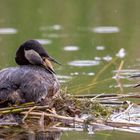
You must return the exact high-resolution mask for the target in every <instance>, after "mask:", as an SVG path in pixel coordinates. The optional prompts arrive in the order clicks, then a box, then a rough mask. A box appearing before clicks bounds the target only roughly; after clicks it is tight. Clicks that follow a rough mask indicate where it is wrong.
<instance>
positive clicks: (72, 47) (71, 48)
mask: <svg viewBox="0 0 140 140" xmlns="http://www.w3.org/2000/svg"><path fill="white" fill-rule="evenodd" d="M64 50H65V51H77V50H79V47H78V46H72V45H71V46H65V47H64Z"/></svg>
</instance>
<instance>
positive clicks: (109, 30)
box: [91, 26, 120, 34]
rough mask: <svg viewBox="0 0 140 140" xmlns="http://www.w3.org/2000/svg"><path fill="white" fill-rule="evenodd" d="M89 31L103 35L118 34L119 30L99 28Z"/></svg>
mask: <svg viewBox="0 0 140 140" xmlns="http://www.w3.org/2000/svg"><path fill="white" fill-rule="evenodd" d="M91 31H93V32H95V33H98V34H103V33H118V32H119V31H120V29H119V28H118V27H116V26H99V27H95V28H92V29H91Z"/></svg>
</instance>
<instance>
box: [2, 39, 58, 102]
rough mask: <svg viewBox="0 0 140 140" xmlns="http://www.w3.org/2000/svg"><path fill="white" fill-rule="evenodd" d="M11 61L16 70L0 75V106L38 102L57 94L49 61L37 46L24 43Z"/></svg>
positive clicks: (33, 41) (46, 54)
mask: <svg viewBox="0 0 140 140" xmlns="http://www.w3.org/2000/svg"><path fill="white" fill-rule="evenodd" d="M49 58H50V59H49ZM15 60H16V63H17V64H18V65H19V66H18V67H11V68H6V69H3V70H1V71H0V103H3V102H12V103H16V102H18V103H23V102H29V101H34V102H40V101H42V100H44V99H45V98H46V97H48V98H50V97H52V96H54V95H55V94H56V93H58V92H59V89H60V85H59V81H58V79H57V77H56V75H55V73H54V70H53V67H52V65H51V62H50V61H51V57H50V56H49V55H48V53H47V52H46V51H45V50H44V48H43V47H42V45H41V44H40V43H39V42H37V41H35V40H28V41H26V42H25V43H23V44H22V45H21V46H20V47H19V48H18V50H17V52H16V57H15ZM52 61H53V58H52ZM53 62H54V61H53Z"/></svg>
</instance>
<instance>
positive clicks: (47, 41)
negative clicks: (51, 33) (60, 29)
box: [36, 39, 52, 45]
mask: <svg viewBox="0 0 140 140" xmlns="http://www.w3.org/2000/svg"><path fill="white" fill-rule="evenodd" d="M36 40H37V41H39V42H40V43H41V44H42V45H47V44H51V43H52V41H51V40H49V39H36Z"/></svg>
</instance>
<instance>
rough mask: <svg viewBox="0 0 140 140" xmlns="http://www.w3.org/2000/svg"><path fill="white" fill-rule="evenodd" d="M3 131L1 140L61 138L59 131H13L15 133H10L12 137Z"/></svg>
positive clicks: (58, 139) (52, 139)
mask: <svg viewBox="0 0 140 140" xmlns="http://www.w3.org/2000/svg"><path fill="white" fill-rule="evenodd" d="M6 130H7V129H5V131H3V132H2V133H1V134H0V139H1V140H8V139H10V140H60V138H61V132H60V131H55V130H53V131H47V132H44V131H38V132H35V131H32V130H30V131H28V132H25V131H21V132H20V131H17V132H16V131H15V133H13V132H12V135H10V131H6Z"/></svg>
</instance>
